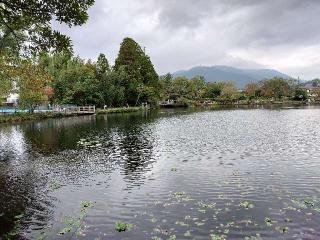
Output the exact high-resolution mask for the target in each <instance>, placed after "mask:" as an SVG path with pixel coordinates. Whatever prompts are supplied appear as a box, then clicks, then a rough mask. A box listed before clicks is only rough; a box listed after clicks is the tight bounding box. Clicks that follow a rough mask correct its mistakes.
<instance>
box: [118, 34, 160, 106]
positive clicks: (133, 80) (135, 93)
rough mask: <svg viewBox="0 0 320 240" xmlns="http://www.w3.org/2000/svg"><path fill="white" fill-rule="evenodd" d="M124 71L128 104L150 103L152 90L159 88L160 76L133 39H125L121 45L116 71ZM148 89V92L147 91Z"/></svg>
mask: <svg viewBox="0 0 320 240" xmlns="http://www.w3.org/2000/svg"><path fill="white" fill-rule="evenodd" d="M119 69H123V70H124V71H125V73H126V76H127V78H126V79H125V81H124V87H125V96H126V102H127V103H128V104H130V105H136V104H138V102H143V101H150V100H151V99H149V98H148V96H149V94H146V92H150V89H151V88H155V89H156V88H157V87H158V78H159V77H158V75H157V73H156V71H155V70H154V66H153V65H152V62H151V60H150V58H149V56H147V55H146V54H145V52H144V51H143V50H142V48H141V47H140V46H139V44H138V43H137V42H135V41H134V40H133V39H131V38H125V39H124V40H123V42H122V43H121V45H120V50H119V54H118V57H117V59H116V60H115V65H114V70H115V71H119ZM145 89H148V91H145Z"/></svg>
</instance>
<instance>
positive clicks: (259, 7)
mask: <svg viewBox="0 0 320 240" xmlns="http://www.w3.org/2000/svg"><path fill="white" fill-rule="evenodd" d="M59 28H60V29H61V28H62V30H63V31H64V32H65V33H67V34H68V35H69V36H71V38H72V40H73V45H74V50H75V53H76V54H79V55H80V56H81V57H83V58H92V59H96V58H97V55H98V54H99V53H100V52H102V53H104V54H106V56H107V58H108V59H109V61H110V62H111V63H113V61H114V59H115V57H116V56H117V53H118V50H119V44H120V42H121V41H122V39H123V38H124V37H132V38H134V39H135V40H136V41H137V42H138V43H139V44H140V45H141V46H143V47H145V48H146V51H147V53H148V54H149V55H150V57H151V60H152V61H153V63H154V65H155V68H156V70H157V71H158V73H159V74H164V73H167V72H174V71H177V70H181V69H188V68H190V67H193V66H198V65H201V66H212V65H230V66H235V67H243V68H260V67H264V68H273V69H276V70H279V71H282V72H284V73H287V74H289V75H291V76H292V77H298V76H300V78H303V79H311V78H315V77H320V0H268V1H262V0H116V1H115V0H96V3H95V5H94V6H93V7H92V8H91V9H90V10H89V21H88V22H87V23H86V24H85V25H83V26H81V27H75V28H72V29H67V28H66V27H59Z"/></svg>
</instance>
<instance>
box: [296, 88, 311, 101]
mask: <svg viewBox="0 0 320 240" xmlns="http://www.w3.org/2000/svg"><path fill="white" fill-rule="evenodd" d="M307 98H308V92H307V90H305V89H303V88H300V87H297V88H296V89H295V90H294V97H293V99H294V100H297V101H304V100H306V99H307Z"/></svg>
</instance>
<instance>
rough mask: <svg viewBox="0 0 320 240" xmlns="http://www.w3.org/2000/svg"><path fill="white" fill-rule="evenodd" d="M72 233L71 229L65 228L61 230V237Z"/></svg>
mask: <svg viewBox="0 0 320 240" xmlns="http://www.w3.org/2000/svg"><path fill="white" fill-rule="evenodd" d="M71 231H72V228H71V227H65V228H63V229H61V230H60V232H59V235H64V234H66V233H69V232H71Z"/></svg>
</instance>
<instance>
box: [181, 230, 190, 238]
mask: <svg viewBox="0 0 320 240" xmlns="http://www.w3.org/2000/svg"><path fill="white" fill-rule="evenodd" d="M183 236H185V237H191V232H190V231H189V230H188V231H186V232H185V233H184V234H183Z"/></svg>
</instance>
